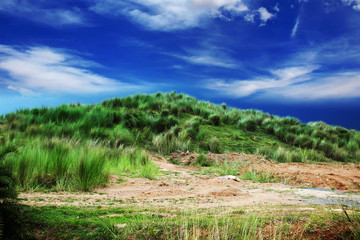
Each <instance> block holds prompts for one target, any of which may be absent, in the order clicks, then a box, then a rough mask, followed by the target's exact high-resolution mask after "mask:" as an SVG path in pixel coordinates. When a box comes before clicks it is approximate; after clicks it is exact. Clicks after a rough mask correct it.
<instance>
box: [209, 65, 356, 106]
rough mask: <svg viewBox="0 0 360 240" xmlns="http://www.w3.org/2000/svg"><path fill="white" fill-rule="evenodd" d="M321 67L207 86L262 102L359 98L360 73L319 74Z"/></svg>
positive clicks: (302, 68)
mask: <svg viewBox="0 0 360 240" xmlns="http://www.w3.org/2000/svg"><path fill="white" fill-rule="evenodd" d="M318 69H319V66H300V67H290V68H283V69H278V70H273V71H271V74H272V77H269V78H257V79H250V80H233V81H228V80H222V79H210V80H207V81H206V85H205V87H206V88H208V89H212V90H215V91H218V92H220V93H221V94H224V95H226V96H228V97H234V98H241V97H248V96H252V95H255V94H258V97H259V98H261V99H287V100H295V101H312V100H321V99H339V98H359V97H360V72H359V71H343V72H338V73H334V74H331V75H329V74H324V73H315V72H314V71H315V70H318Z"/></svg>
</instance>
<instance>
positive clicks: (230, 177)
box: [219, 175, 240, 182]
mask: <svg viewBox="0 0 360 240" xmlns="http://www.w3.org/2000/svg"><path fill="white" fill-rule="evenodd" d="M219 180H234V181H236V182H240V178H238V177H236V176H233V175H227V176H222V177H219Z"/></svg>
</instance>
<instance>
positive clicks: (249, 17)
mask: <svg viewBox="0 0 360 240" xmlns="http://www.w3.org/2000/svg"><path fill="white" fill-rule="evenodd" d="M244 19H245V21H247V22H251V23H254V22H255V14H254V13H249V14H246V15H245V17H244Z"/></svg>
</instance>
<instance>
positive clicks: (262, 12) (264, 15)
mask: <svg viewBox="0 0 360 240" xmlns="http://www.w3.org/2000/svg"><path fill="white" fill-rule="evenodd" d="M279 11H280V9H279V6H278V5H276V6H275V7H274V8H273V13H271V12H269V11H268V10H267V9H266V8H265V7H260V8H259V9H257V10H254V11H251V12H250V13H247V14H246V15H245V16H244V20H245V21H247V22H251V23H255V18H256V19H259V20H260V26H264V25H266V23H267V21H269V20H270V19H273V18H275V17H276V15H277V13H278V12H279Z"/></svg>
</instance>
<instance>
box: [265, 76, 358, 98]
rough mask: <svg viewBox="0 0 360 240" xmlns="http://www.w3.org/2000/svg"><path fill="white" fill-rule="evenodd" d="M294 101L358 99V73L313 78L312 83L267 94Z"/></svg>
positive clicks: (292, 86)
mask: <svg viewBox="0 0 360 240" xmlns="http://www.w3.org/2000/svg"><path fill="white" fill-rule="evenodd" d="M269 94H271V95H272V96H282V97H284V98H287V99H295V100H317V99H338V98H358V97H360V72H342V73H337V74H333V75H332V76H328V77H321V76H318V77H316V76H314V78H313V79H312V81H308V82H304V83H302V84H298V85H291V86H288V87H287V88H279V89H275V90H274V91H273V92H271V93H269Z"/></svg>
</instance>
